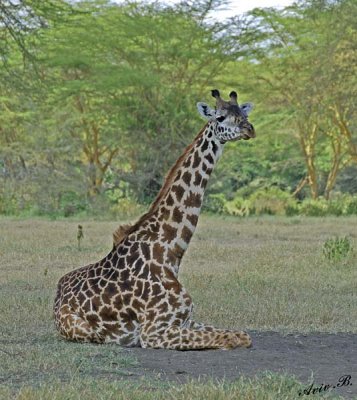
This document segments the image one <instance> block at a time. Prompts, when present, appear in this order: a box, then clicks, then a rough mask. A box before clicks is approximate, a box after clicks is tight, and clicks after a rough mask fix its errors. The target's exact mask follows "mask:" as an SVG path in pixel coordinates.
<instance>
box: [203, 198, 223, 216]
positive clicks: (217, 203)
mask: <svg viewBox="0 0 357 400" xmlns="http://www.w3.org/2000/svg"><path fill="white" fill-rule="evenodd" d="M226 202H227V200H226V198H225V196H224V194H223V193H218V194H209V195H208V196H207V197H206V200H205V201H204V210H205V211H209V212H212V213H215V214H223V213H224V212H225V205H226Z"/></svg>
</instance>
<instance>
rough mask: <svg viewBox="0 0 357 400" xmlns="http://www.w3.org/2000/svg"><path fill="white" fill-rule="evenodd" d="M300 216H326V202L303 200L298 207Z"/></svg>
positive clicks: (323, 200) (321, 200)
mask: <svg viewBox="0 0 357 400" xmlns="http://www.w3.org/2000/svg"><path fill="white" fill-rule="evenodd" d="M300 214H301V215H306V216H309V217H324V216H325V215H327V214H328V202H327V201H326V200H325V199H319V200H313V199H308V200H304V201H303V202H302V203H301V206H300Z"/></svg>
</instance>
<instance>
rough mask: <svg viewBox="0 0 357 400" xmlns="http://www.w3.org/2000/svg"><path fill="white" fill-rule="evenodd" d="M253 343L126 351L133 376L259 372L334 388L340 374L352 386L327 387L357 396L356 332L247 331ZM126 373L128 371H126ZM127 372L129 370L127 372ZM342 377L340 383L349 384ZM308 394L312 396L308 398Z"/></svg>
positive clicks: (172, 378) (181, 378) (230, 377)
mask: <svg viewBox="0 0 357 400" xmlns="http://www.w3.org/2000/svg"><path fill="white" fill-rule="evenodd" d="M250 334H251V336H252V338H253V341H254V347H253V348H251V349H237V350H231V351H223V350H206V351H183V352H180V351H173V350H154V349H141V348H133V349H126V350H125V352H128V353H129V354H130V355H133V356H135V357H136V358H137V360H138V362H139V364H138V366H137V367H135V368H133V370H132V373H133V375H137V374H138V375H141V374H143V373H144V374H145V375H152V374H155V375H158V374H160V375H159V377H160V378H161V379H165V380H170V381H176V382H185V381H187V380H188V379H191V378H200V379H204V378H214V379H226V380H228V381H232V380H234V379H237V378H238V377H239V376H242V375H244V376H248V377H254V376H256V375H259V374H260V373H262V372H264V371H273V372H276V373H286V374H289V375H294V376H295V377H296V378H298V379H299V380H300V381H301V382H303V383H306V388H308V383H309V382H311V380H310V379H311V376H313V381H314V387H320V386H321V384H325V385H326V384H329V385H331V386H337V384H338V381H339V379H340V378H341V377H342V376H343V375H350V376H351V379H350V383H352V385H344V386H342V387H336V388H335V389H332V390H333V392H334V393H335V394H336V395H340V396H344V397H346V398H352V397H353V396H357V335H356V334H347V333H339V334H322V333H321V334H311V335H302V334H289V335H286V336H283V335H282V334H280V333H276V332H251V331H250ZM129 371H130V369H129ZM129 371H128V372H129ZM347 381H348V378H346V379H345V384H346V383H348V382H347ZM310 397H311V396H310Z"/></svg>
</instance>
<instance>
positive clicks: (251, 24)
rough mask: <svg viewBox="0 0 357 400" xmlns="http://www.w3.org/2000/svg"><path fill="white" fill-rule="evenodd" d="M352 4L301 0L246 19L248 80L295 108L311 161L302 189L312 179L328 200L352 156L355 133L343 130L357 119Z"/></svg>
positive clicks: (268, 97)
mask: <svg viewBox="0 0 357 400" xmlns="http://www.w3.org/2000/svg"><path fill="white" fill-rule="evenodd" d="M353 10H355V5H354V4H353V2H351V1H349V0H342V1H338V2H328V1H320V2H318V3H317V2H311V3H309V2H304V3H302V2H301V3H299V4H297V5H294V6H291V7H288V8H286V9H285V10H284V11H283V12H280V11H277V10H274V9H266V10H255V11H253V12H252V13H251V14H250V16H249V17H248V18H247V20H246V26H247V27H246V31H247V32H248V35H246V36H245V38H246V48H247V51H246V55H247V56H249V57H250V59H251V60H252V64H251V69H250V71H251V74H252V76H251V77H250V79H249V80H250V81H253V82H255V85H257V82H260V88H259V89H258V90H257V92H258V93H259V92H260V93H261V96H265V98H266V101H269V102H272V103H275V104H280V105H281V107H283V108H285V109H288V110H290V115H291V116H292V119H290V120H291V121H295V122H294V125H295V132H296V136H297V139H298V141H297V143H299V145H300V148H301V152H302V155H303V158H304V160H305V165H306V179H305V177H303V176H302V177H301V178H302V180H301V182H300V184H299V185H298V189H301V188H302V186H303V185H302V184H301V183H304V182H307V183H308V184H309V187H310V192H311V197H312V198H317V197H318V196H319V194H320V193H324V195H325V197H326V198H328V197H329V195H330V192H331V190H332V189H333V187H334V185H335V182H336V179H337V176H338V174H339V172H340V171H341V170H342V169H343V168H344V167H345V166H346V165H348V164H349V163H350V162H351V160H352V159H353V157H351V154H353V152H354V139H353V135H352V132H351V131H350V130H346V129H345V128H346V126H347V127H350V126H351V124H353V121H355V117H356V115H355V111H354V110H355V107H353V106H352V102H351V99H353V98H355V96H351V94H352V93H351V88H355V87H356V85H355V84H354V82H355V78H354V76H355V75H354V74H351V68H349V67H348V66H347V65H348V64H349V63H350V62H351V61H352V60H354V59H355V57H356V51H355V49H353V45H352V43H353V40H352V39H353V37H355V34H356V30H355V27H354V24H353V19H352V18H351V16H350V15H351V12H352V14H353ZM331 26H334V29H333V30H331ZM335 27H336V29H335ZM346 33H348V34H347V35H346ZM347 49H348V51H347V52H346V50H347ZM346 53H347V54H348V56H346V55H345V54H346ZM346 58H347V59H348V62H346ZM354 64H355V63H354ZM354 64H351V65H354ZM336 110H339V111H337V112H336ZM332 111H334V112H335V114H334V115H333V112H332ZM342 115H343V116H344V122H345V124H343V122H342V118H341V116H342ZM343 129H345V130H343ZM297 192H298V190H295V193H297Z"/></svg>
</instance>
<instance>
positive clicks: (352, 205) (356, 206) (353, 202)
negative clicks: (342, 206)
mask: <svg viewBox="0 0 357 400" xmlns="http://www.w3.org/2000/svg"><path fill="white" fill-rule="evenodd" d="M345 214H346V215H357V196H355V197H351V198H350V199H349V201H348V202H347V205H346V210H345Z"/></svg>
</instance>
